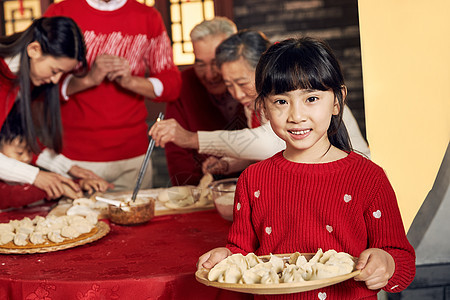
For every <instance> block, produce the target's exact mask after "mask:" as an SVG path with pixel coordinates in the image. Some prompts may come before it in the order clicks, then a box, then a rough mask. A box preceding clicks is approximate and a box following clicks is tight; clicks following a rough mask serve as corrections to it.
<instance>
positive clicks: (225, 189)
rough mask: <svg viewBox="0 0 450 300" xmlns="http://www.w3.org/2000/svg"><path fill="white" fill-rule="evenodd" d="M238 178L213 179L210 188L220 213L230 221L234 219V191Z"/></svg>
mask: <svg viewBox="0 0 450 300" xmlns="http://www.w3.org/2000/svg"><path fill="white" fill-rule="evenodd" d="M237 180H238V179H237V178H227V179H222V180H217V181H213V182H212V183H211V184H210V185H209V188H210V189H211V195H212V198H213V201H214V206H215V207H216V209H217V211H218V212H219V214H220V215H221V216H222V218H224V219H225V220H228V221H233V207H234V193H235V191H236V183H237Z"/></svg>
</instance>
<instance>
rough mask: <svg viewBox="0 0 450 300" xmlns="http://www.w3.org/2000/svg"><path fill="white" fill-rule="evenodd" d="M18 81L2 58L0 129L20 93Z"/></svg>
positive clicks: (0, 60) (0, 65)
mask: <svg viewBox="0 0 450 300" xmlns="http://www.w3.org/2000/svg"><path fill="white" fill-rule="evenodd" d="M16 79H17V76H16V75H14V74H13V73H12V72H11V70H10V69H9V67H8V65H7V64H6V63H5V61H4V59H3V58H2V57H0V128H1V127H2V126H3V123H4V122H5V120H6V117H7V116H8V115H9V112H10V111H11V109H12V107H13V105H14V102H15V101H16V96H17V93H18V92H19V84H18V82H16V83H15V82H14V81H15V80H16Z"/></svg>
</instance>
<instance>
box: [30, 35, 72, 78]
mask: <svg viewBox="0 0 450 300" xmlns="http://www.w3.org/2000/svg"><path fill="white" fill-rule="evenodd" d="M27 50H28V56H29V57H30V79H31V82H32V83H33V85H34V86H39V85H42V84H47V83H53V84H57V83H58V82H59V80H60V79H61V76H62V75H63V74H64V73H67V72H69V71H71V70H73V69H74V68H75V66H76V65H77V63H78V61H77V60H76V59H74V58H68V57H53V56H51V55H43V54H42V51H41V46H40V44H39V43H38V42H32V43H30V44H29V45H28V48H27Z"/></svg>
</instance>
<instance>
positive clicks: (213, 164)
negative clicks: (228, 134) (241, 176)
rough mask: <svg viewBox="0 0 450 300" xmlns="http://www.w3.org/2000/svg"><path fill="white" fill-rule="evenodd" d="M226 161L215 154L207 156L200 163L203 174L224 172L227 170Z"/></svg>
mask: <svg viewBox="0 0 450 300" xmlns="http://www.w3.org/2000/svg"><path fill="white" fill-rule="evenodd" d="M228 167H229V166H228V162H227V161H224V160H221V159H220V158H217V157H215V156H210V157H208V158H207V159H206V160H205V161H204V162H203V164H202V171H203V174H207V173H211V174H225V173H226V172H227V171H228Z"/></svg>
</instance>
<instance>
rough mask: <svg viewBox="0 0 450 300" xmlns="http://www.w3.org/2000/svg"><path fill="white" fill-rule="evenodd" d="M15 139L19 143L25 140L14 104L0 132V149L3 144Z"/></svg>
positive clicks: (19, 117)
mask: <svg viewBox="0 0 450 300" xmlns="http://www.w3.org/2000/svg"><path fill="white" fill-rule="evenodd" d="M16 138H19V141H20V142H22V141H23V140H24V139H25V137H24V131H23V127H22V119H21V116H20V113H19V111H18V107H17V103H16V104H14V106H13V108H12V109H11V111H10V113H9V114H8V116H7V117H6V119H5V122H4V123H3V126H2V129H1V130H0V149H1V148H2V147H3V145H4V144H9V143H11V142H12V141H13V140H15V139H16Z"/></svg>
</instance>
